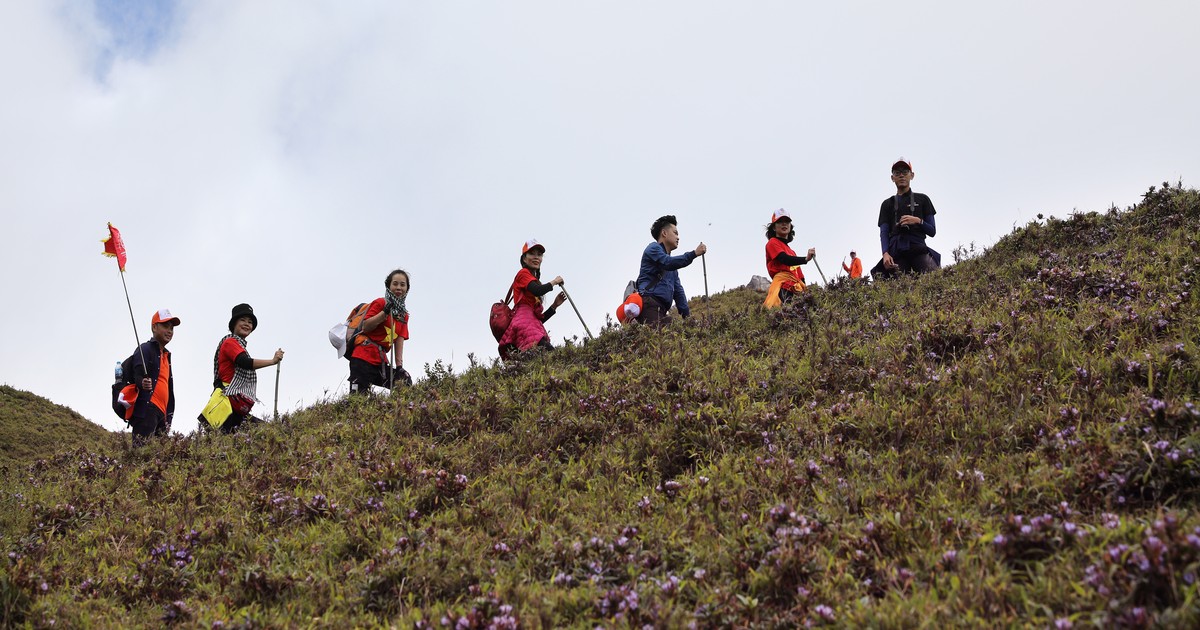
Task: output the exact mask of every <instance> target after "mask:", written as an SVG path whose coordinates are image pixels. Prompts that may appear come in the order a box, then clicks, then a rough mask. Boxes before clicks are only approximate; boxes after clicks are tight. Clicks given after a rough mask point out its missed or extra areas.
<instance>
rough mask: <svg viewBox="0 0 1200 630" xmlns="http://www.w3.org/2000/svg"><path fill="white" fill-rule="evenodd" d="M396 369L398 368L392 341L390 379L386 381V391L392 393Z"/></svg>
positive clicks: (394, 343) (394, 386)
mask: <svg viewBox="0 0 1200 630" xmlns="http://www.w3.org/2000/svg"><path fill="white" fill-rule="evenodd" d="M397 367H399V366H398V365H396V342H395V341H393V342H392V370H391V372H390V375H391V378H389V379H388V380H389V381H390V382H389V383H388V389H390V390H392V391H395V390H396V368H397Z"/></svg>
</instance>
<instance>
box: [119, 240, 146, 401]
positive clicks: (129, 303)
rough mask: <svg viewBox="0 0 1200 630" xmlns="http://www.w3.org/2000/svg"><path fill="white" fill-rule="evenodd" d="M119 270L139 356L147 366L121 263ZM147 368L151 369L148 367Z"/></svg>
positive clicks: (143, 364)
mask: <svg viewBox="0 0 1200 630" xmlns="http://www.w3.org/2000/svg"><path fill="white" fill-rule="evenodd" d="M117 271H118V273H120V274H121V288H123V289H125V306H127V307H129V323H130V324H133V340H134V341H136V342H137V349H138V356H139V357H141V358H142V366H143V367H146V355H144V354H142V340H141V338H139V337H138V333H137V320H136V319H134V317H133V304H132V303H131V302H130V301H129V287H128V286H127V285H126V284H125V271H124V270H123V269H121V268H120V263H118V267H117ZM146 369H147V370H149V368H148V367H146ZM130 378H132V375H130Z"/></svg>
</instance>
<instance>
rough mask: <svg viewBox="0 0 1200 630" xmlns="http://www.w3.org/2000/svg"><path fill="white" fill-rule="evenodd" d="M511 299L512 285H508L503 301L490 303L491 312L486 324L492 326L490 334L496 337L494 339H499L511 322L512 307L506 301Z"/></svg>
mask: <svg viewBox="0 0 1200 630" xmlns="http://www.w3.org/2000/svg"><path fill="white" fill-rule="evenodd" d="M511 299H512V287H508V293H506V294H505V295H504V301H503V302H496V303H495V304H493V305H492V314H491V316H490V317H489V318H488V325H490V326H491V327H492V336H493V337H495V338H496V341H500V338H501V337H503V336H504V331H506V330H508V325H509V324H511V323H512V308H510V307H509V306H508V301H509V300H511Z"/></svg>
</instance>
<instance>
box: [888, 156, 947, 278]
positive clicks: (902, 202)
mask: <svg viewBox="0 0 1200 630" xmlns="http://www.w3.org/2000/svg"><path fill="white" fill-rule="evenodd" d="M915 176H916V173H914V172H913V169H912V162H909V161H908V160H906V159H904V158H900V159H899V160H896V162H895V163H894V164H892V183H894V184H895V185H896V194H895V195H894V196H892V197H888V198H887V199H884V200H883V203H882V204H881V205H880V206H879V220H878V225H879V246H880V248H881V249H882V250H883V260H881V261H880V263H879V264H878V265H876V266H875V268H874V269H872V270H871V273H872V274H875V273H880V272H882V274H883V275H884V276H885V277H886V276H891V275H894V274H896V273H901V272H915V273H925V272H927V271H934V270H936V269H938V268H939V267H940V266H941V255H940V254H938V253H937V252H935V251H933V250H932V249H929V247H928V246H927V245H925V239H926V238H927V237H932V236H934V235H935V234H937V225H936V223H935V222H934V215H935V214H937V211H936V210H934V208H933V202H932V201H930V200H929V197H928V196H926V195H923V194H921V193H918V192H913V190H912V188H911V184H912V180H913V178H914V177H915Z"/></svg>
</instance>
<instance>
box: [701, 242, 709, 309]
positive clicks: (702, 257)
mask: <svg viewBox="0 0 1200 630" xmlns="http://www.w3.org/2000/svg"><path fill="white" fill-rule="evenodd" d="M706 256H708V252H704V255H703V256H701V257H700V266H701V267H702V268H703V269H704V301H705V302H707V301H708V262H706V261H705V260H704V258H705V257H706Z"/></svg>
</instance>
